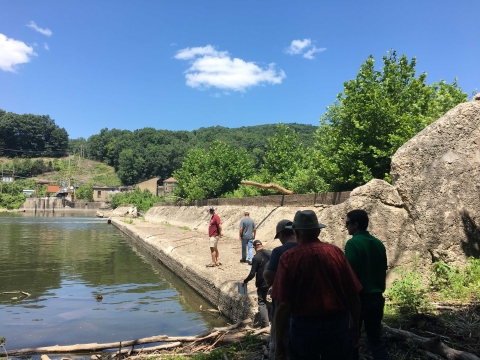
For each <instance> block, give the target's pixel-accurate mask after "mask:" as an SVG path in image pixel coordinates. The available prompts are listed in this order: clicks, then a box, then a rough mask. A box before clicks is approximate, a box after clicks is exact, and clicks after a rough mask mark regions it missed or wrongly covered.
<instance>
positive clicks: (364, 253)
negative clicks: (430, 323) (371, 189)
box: [345, 210, 390, 360]
mask: <svg viewBox="0 0 480 360" xmlns="http://www.w3.org/2000/svg"><path fill="white" fill-rule="evenodd" d="M345 225H346V227H347V230H348V234H349V235H353V237H352V238H351V239H350V240H348V241H347V244H346V245H345V256H346V257H347V260H348V262H349V263H350V266H351V267H352V269H353V271H354V272H355V274H356V275H357V277H358V280H360V283H361V284H362V287H363V289H362V291H361V292H360V303H361V313H360V324H359V329H360V330H361V329H362V323H365V332H366V333H367V338H368V344H369V347H370V350H371V351H372V355H373V359H374V360H380V359H381V360H383V359H390V356H389V355H388V351H387V349H386V347H385V344H384V342H383V340H382V318H383V307H384V306H385V298H384V297H383V295H382V294H383V292H384V291H385V278H386V271H387V253H386V251H385V246H384V245H383V243H382V242H381V241H380V240H379V239H377V238H376V237H374V236H372V235H370V233H369V232H368V231H367V227H368V214H367V212H366V211H364V210H352V211H350V212H349V213H348V214H347V220H346V222H345ZM353 359H359V354H358V347H357V348H356V349H355V351H354V356H353Z"/></svg>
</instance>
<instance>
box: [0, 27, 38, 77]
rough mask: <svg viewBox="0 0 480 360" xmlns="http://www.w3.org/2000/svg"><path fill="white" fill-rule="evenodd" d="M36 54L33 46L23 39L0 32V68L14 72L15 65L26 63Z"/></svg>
mask: <svg viewBox="0 0 480 360" xmlns="http://www.w3.org/2000/svg"><path fill="white" fill-rule="evenodd" d="M36 55H37V54H36V53H35V51H33V47H30V46H28V45H27V44H25V43H24V42H23V41H19V40H15V39H10V38H8V37H6V36H5V35H3V34H0V69H2V70H3V71H11V72H15V67H16V65H18V64H23V63H28V62H29V61H30V58H31V57H32V56H36Z"/></svg>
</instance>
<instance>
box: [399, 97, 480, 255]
mask: <svg viewBox="0 0 480 360" xmlns="http://www.w3.org/2000/svg"><path fill="white" fill-rule="evenodd" d="M391 176H392V180H393V185H394V186H395V188H396V189H397V191H398V194H399V195H400V197H401V199H402V201H403V203H404V204H405V209H406V210H407V212H408V213H409V215H410V218H411V219H412V221H413V222H414V225H415V229H416V231H417V233H418V235H419V237H420V239H421V242H422V243H423V244H424V245H425V246H426V248H427V249H428V252H429V253H430V254H431V258H432V259H433V260H444V261H447V262H450V263H461V262H463V261H464V260H465V258H466V257H469V256H475V257H479V256H480V246H479V245H480V229H479V227H478V226H479V225H480V193H479V190H480V97H478V96H477V97H476V98H475V99H474V100H473V101H472V102H468V103H463V104H460V105H458V106H456V107H455V108H453V109H452V110H450V111H448V112H447V113H446V114H445V115H444V116H443V117H441V118H440V119H438V120H437V121H435V122H434V123H432V124H431V125H429V126H427V127H426V128H425V129H424V130H422V131H421V132H420V133H418V134H417V135H416V136H415V137H414V138H412V139H411V140H409V141H408V142H407V143H405V144H404V145H403V146H402V147H401V148H399V149H398V150H397V152H396V153H395V155H394V156H393V158H392V169H391Z"/></svg>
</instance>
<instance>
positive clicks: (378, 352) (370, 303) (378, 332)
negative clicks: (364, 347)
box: [353, 293, 390, 360]
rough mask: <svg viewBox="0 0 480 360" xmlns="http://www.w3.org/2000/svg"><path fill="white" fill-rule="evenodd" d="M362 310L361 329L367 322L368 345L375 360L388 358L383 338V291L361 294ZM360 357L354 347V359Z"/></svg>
mask: <svg viewBox="0 0 480 360" xmlns="http://www.w3.org/2000/svg"><path fill="white" fill-rule="evenodd" d="M360 303H361V306H362V310H361V312H360V326H359V329H360V331H361V330H362V325H363V324H365V332H366V333H367V339H368V347H369V348H370V351H371V352H372V355H373V359H374V360H386V359H387V360H388V359H390V356H389V355H388V351H387V348H386V347H385V343H384V342H383V339H382V319H383V307H384V306H385V298H384V297H383V296H382V294H381V293H372V294H360ZM357 359H359V354H358V348H356V349H354V352H353V360H357Z"/></svg>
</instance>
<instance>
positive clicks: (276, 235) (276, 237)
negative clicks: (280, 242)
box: [273, 231, 280, 240]
mask: <svg viewBox="0 0 480 360" xmlns="http://www.w3.org/2000/svg"><path fill="white" fill-rule="evenodd" d="M278 234H280V231H279V232H277V233H276V234H275V237H274V238H273V240H275V239H279V237H278Z"/></svg>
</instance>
